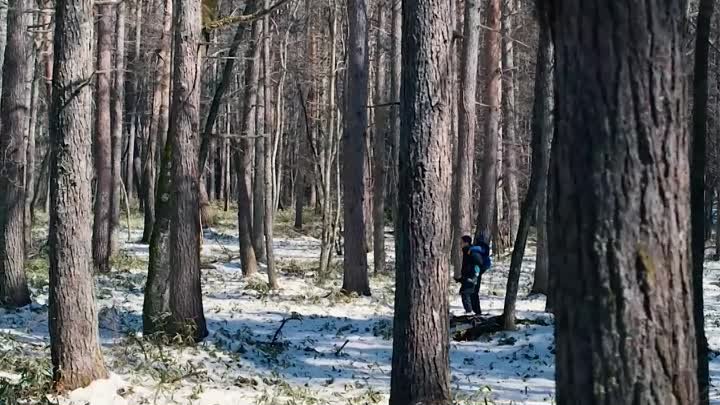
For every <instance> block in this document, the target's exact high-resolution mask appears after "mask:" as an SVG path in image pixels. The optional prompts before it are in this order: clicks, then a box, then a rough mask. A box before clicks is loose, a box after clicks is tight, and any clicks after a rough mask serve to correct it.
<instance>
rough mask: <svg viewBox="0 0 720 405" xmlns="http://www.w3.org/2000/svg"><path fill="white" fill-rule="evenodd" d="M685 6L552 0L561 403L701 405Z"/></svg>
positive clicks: (553, 256) (553, 210) (553, 240)
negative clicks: (692, 254)
mask: <svg viewBox="0 0 720 405" xmlns="http://www.w3.org/2000/svg"><path fill="white" fill-rule="evenodd" d="M684 3H685V2H683V1H679V0H673V1H654V0H653V1H649V2H647V3H644V4H642V5H639V4H637V3H633V2H625V1H612V2H608V1H607V0H586V1H583V2H582V3H580V2H577V1H574V0H570V1H568V0H555V1H553V2H551V3H550V4H551V6H552V7H553V9H552V12H551V15H552V16H553V18H554V20H553V27H552V30H553V34H554V37H555V40H556V41H557V42H556V52H557V53H556V60H557V77H558V78H562V80H558V81H557V82H556V86H557V87H556V88H557V91H558V93H557V100H558V103H557V106H558V108H557V114H558V115H557V122H558V123H562V125H558V126H557V134H556V137H557V139H556V141H557V142H556V147H557V148H556V150H555V152H554V154H553V156H552V162H551V171H552V174H551V175H550V176H551V179H552V181H551V183H550V194H551V195H552V196H553V198H552V205H551V206H550V220H549V223H550V228H549V230H548V231H549V236H550V267H551V268H552V271H553V272H554V273H556V275H557V276H556V277H555V282H554V285H555V294H556V295H555V298H554V300H555V338H556V340H555V347H556V350H557V353H556V382H557V394H556V395H557V403H558V404H559V405H570V404H573V405H575V404H584V405H585V404H587V405H591V404H630V403H634V404H663V405H680V404H696V403H698V388H697V375H696V366H697V361H696V350H695V330H694V322H693V308H692V291H693V285H692V270H691V269H690V260H689V259H690V256H689V254H690V251H689V248H690V247H689V246H688V238H687V237H686V235H688V234H689V232H690V229H688V227H689V225H690V221H689V220H690V217H689V215H690V214H689V209H690V204H689V198H688V196H689V193H690V189H689V184H688V183H689V176H688V173H689V165H688V153H687V151H688V146H689V145H688V133H687V131H686V126H685V125H686V115H685V109H686V105H687V103H686V102H687V100H686V95H685V91H684V89H685V88H686V87H685V72H684V69H683V68H681V66H683V61H684V60H685V58H684V50H683V45H682V40H681V39H682V34H681V32H680V28H681V26H682V20H683V8H682V6H683V4H684ZM597 33H606V35H597ZM618 33H627V34H628V35H630V36H629V37H627V38H624V39H623V40H618V38H619V37H618V35H620V34H618Z"/></svg>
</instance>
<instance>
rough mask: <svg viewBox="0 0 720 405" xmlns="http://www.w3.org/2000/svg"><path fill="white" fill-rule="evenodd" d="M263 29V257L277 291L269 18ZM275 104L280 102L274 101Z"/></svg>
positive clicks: (272, 284)
mask: <svg viewBox="0 0 720 405" xmlns="http://www.w3.org/2000/svg"><path fill="white" fill-rule="evenodd" d="M264 6H265V8H266V9H267V8H268V7H270V1H269V0H265V2H264ZM263 27H264V30H265V35H264V36H263V72H264V73H265V74H264V75H263V86H264V87H265V108H264V112H265V126H264V128H263V129H264V131H265V133H264V135H265V137H264V138H261V139H262V140H263V142H264V143H265V145H264V146H265V148H264V150H263V156H262V157H263V161H262V162H261V164H263V165H264V169H265V170H264V171H265V176H264V177H263V181H264V183H265V184H264V185H263V186H264V192H265V195H264V196H263V197H264V200H265V204H264V206H263V208H264V209H265V212H264V215H263V221H264V223H263V225H264V228H265V257H266V263H267V274H268V284H270V288H271V289H277V288H278V282H277V274H276V272H275V253H274V250H273V225H274V220H273V218H274V211H275V210H274V207H273V203H272V202H273V201H274V196H273V193H274V190H273V184H274V181H273V175H272V173H273V157H272V150H273V108H272V101H271V98H272V96H271V94H272V76H271V72H272V66H273V64H272V59H271V56H270V47H271V46H272V39H271V37H270V17H269V16H267V15H266V16H265V18H264V19H263ZM275 102H278V103H279V102H280V100H279V99H278V100H276V101H275Z"/></svg>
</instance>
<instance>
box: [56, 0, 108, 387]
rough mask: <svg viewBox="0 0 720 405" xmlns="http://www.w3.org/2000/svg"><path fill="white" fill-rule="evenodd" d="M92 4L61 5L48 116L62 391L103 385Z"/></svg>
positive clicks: (82, 0) (87, 0)
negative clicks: (96, 271)
mask: <svg viewBox="0 0 720 405" xmlns="http://www.w3.org/2000/svg"><path fill="white" fill-rule="evenodd" d="M93 18H94V13H93V2H92V1H91V0H58V1H57V2H56V5H55V47H54V58H55V64H54V67H53V72H54V73H53V78H52V104H51V109H50V139H51V141H52V147H51V151H52V157H51V164H50V166H51V170H50V173H51V175H50V180H51V184H50V194H51V198H50V199H51V205H50V207H51V209H50V232H49V239H48V244H49V246H50V296H49V299H48V302H49V309H48V318H49V331H50V354H51V358H52V365H53V380H54V383H55V388H56V389H58V390H59V391H64V390H73V389H75V388H79V387H85V386H87V385H89V384H90V383H91V382H93V381H94V380H97V379H100V378H105V377H106V376H107V371H106V370H105V365H104V362H103V358H102V352H101V351H100V344H99V342H98V322H97V308H96V307H95V299H94V286H93V261H92V223H91V221H92V187H91V184H90V183H91V180H92V163H91V162H92V135H91V134H92V105H93V91H92V87H90V86H86V85H85V84H84V83H85V81H86V80H88V79H89V78H90V77H92V72H93V71H94V68H93V55H92V49H93V45H92V41H93V26H94V24H93Z"/></svg>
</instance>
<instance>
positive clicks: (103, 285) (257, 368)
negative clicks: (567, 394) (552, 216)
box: [0, 230, 720, 405]
mask: <svg viewBox="0 0 720 405" xmlns="http://www.w3.org/2000/svg"><path fill="white" fill-rule="evenodd" d="M122 235H123V237H125V234H122ZM139 237H140V234H139V233H138V232H132V235H131V240H138V239H139ZM236 246H237V238H236V236H233V235H232V234H228V233H223V232H221V231H218V230H208V231H206V232H205V238H204V242H203V262H205V263H212V265H213V267H215V268H214V269H206V270H203V292H204V297H203V299H204V307H205V315H206V319H207V322H208V328H209V331H210V336H209V337H208V338H207V339H206V340H205V341H204V342H203V343H202V344H200V345H198V346H195V347H181V346H174V347H172V348H170V347H164V346H161V345H157V344H155V343H153V342H152V341H151V340H146V339H143V338H142V335H141V333H140V331H141V329H142V328H141V325H142V301H143V286H144V283H145V273H146V270H145V266H146V261H147V256H148V250H147V246H144V245H140V244H137V243H126V244H125V245H124V247H123V252H124V255H126V259H127V260H124V261H120V262H118V263H116V265H115V268H114V271H113V273H112V274H110V275H109V276H100V277H98V278H97V299H98V305H99V308H100V311H99V318H100V327H101V342H102V346H103V352H104V355H105V360H106V363H107V366H108V369H109V371H110V372H111V376H110V378H109V379H108V380H103V381H97V382H95V383H93V385H91V386H90V387H87V388H85V389H82V390H77V391H74V392H72V393H70V394H69V395H67V396H65V397H63V398H59V399H57V400H58V403H59V404H62V405H80V404H91V405H135V404H138V405H140V404H153V405H155V404H157V405H164V404H188V405H190V404H192V405H221V404H258V405H275V404H277V405H285V404H287V405H304V404H306V405H320V404H343V405H356V404H357V405H360V404H363V405H364V404H380V403H387V399H388V394H389V383H390V363H391V354H392V340H391V336H392V314H393V312H392V311H393V293H394V288H393V278H392V277H391V276H389V275H380V276H373V277H372V278H371V286H372V289H373V296H372V297H370V298H364V297H363V298H357V297H345V296H343V295H340V294H338V293H337V291H338V290H339V287H340V274H339V273H338V274H336V275H335V276H334V278H333V279H332V280H329V281H327V282H321V281H319V280H317V278H316V277H315V274H314V273H313V266H312V265H313V263H314V261H316V260H317V257H318V255H319V243H318V241H317V240H315V239H313V238H310V237H292V238H277V239H276V240H275V241H274V246H275V255H276V258H277V259H278V264H279V270H280V286H281V289H280V291H278V292H269V291H267V288H266V287H265V283H264V281H265V275H264V271H261V274H259V275H257V276H256V277H253V278H250V279H245V278H243V277H242V274H241V272H240V265H239V262H238V260H237V259H236V258H235V257H236V256H237V248H236ZM388 248H389V250H390V252H389V257H390V260H392V259H393V252H392V248H393V246H392V241H391V239H390V237H389V238H388ZM527 253H528V254H527V258H526V261H525V263H524V264H523V276H522V280H521V285H522V287H523V289H521V297H522V298H521V299H520V300H519V302H518V317H519V318H524V319H532V320H538V321H539V322H535V323H531V324H524V325H520V327H519V330H518V331H516V332H513V333H499V334H495V335H492V336H488V337H486V338H483V339H482V340H480V341H476V342H466V343H457V342H452V343H451V348H450V359H451V372H452V386H453V395H454V396H455V399H456V402H457V403H468V404H470V403H482V404H485V403H486V402H485V401H486V400H487V401H488V402H487V403H488V404H490V403H495V404H503V405H505V404H516V405H519V404H525V405H536V404H552V403H554V401H553V395H554V364H553V362H554V358H553V353H554V347H553V338H552V326H551V324H552V319H551V317H549V316H548V315H546V314H545V313H544V312H543V309H544V306H545V299H544V298H543V297H531V298H528V297H526V295H527V290H528V287H529V284H530V283H531V274H532V268H533V266H534V251H533V246H532V245H531V246H530V248H529V249H528V252H527ZM261 270H264V269H261ZM506 277H507V261H506V260H499V261H497V262H496V264H495V268H494V269H493V270H492V271H491V273H490V274H489V275H487V276H486V277H485V279H484V280H483V289H482V292H481V293H482V305H483V310H484V311H485V312H487V313H489V314H492V315H498V314H500V313H501V312H502V306H503V294H504V288H505V281H506ZM706 279H707V285H706V310H707V330H708V338H709V341H710V345H711V348H715V349H717V348H720V263H709V264H708V266H707V272H706ZM455 290H456V287H455V286H452V291H449V294H450V298H451V306H452V311H453V312H454V313H461V312H462V307H461V304H460V300H459V298H458V297H457V294H456V291H455ZM34 292H35V296H36V297H35V302H34V303H33V304H32V305H30V306H28V307H26V308H22V309H20V310H2V309H0V381H1V380H3V379H6V380H8V381H11V382H13V383H17V382H18V381H22V380H23V379H28V380H30V379H32V381H46V380H47V373H48V365H49V349H48V344H49V339H48V332H47V287H46V286H44V287H43V286H40V288H38V289H36V290H35V291H34ZM283 322H285V323H284V326H283V327H282V329H280V326H281V325H282V324H283ZM544 325H549V326H544ZM278 330H280V331H279V332H278ZM32 358H34V359H37V362H39V364H40V366H39V368H40V369H41V370H40V371H39V372H37V371H36V372H34V373H33V372H30V371H28V370H27V366H23V367H24V368H22V367H21V366H20V365H22V364H26V363H27V359H32ZM23 359H24V360H23ZM23 361H25V362H23ZM8 365H9V367H8ZM13 366H14V367H15V368H16V369H13ZM710 367H711V373H712V375H714V376H717V375H720V359H714V360H713V361H712V362H711V365H710ZM18 368H22V370H19V369H18ZM21 374H22V375H21ZM36 374H40V375H41V376H40V377H37V375H36ZM43 376H44V377H43ZM42 378H44V380H43V379H42ZM1 392H2V391H1V390H0V393H1ZM711 395H712V399H713V401H714V403H715V404H720V389H718V388H715V387H714V388H713V389H712V393H711ZM0 402H1V401H0Z"/></svg>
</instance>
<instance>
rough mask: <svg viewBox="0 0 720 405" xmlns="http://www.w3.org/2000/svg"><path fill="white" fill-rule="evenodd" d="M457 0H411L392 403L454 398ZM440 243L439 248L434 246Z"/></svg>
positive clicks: (406, 10)
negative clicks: (451, 289) (451, 284)
mask: <svg viewBox="0 0 720 405" xmlns="http://www.w3.org/2000/svg"><path fill="white" fill-rule="evenodd" d="M450 17H451V16H450V4H449V2H448V1H446V0H418V1H414V2H403V20H402V21H403V27H405V28H406V29H405V30H404V31H403V38H402V44H403V54H402V66H403V67H404V68H403V72H402V83H403V90H402V96H401V98H400V111H401V117H402V118H401V122H402V129H401V131H402V134H401V143H400V148H401V151H402V152H401V154H402V156H408V157H409V158H408V159H402V160H401V161H400V189H399V195H401V196H403V199H405V200H406V202H407V203H405V204H401V205H400V210H399V216H398V227H397V232H396V237H397V239H396V249H395V251H396V252H397V264H396V283H395V285H396V286H397V291H396V293H395V294H396V295H395V320H394V324H393V325H394V326H393V356H392V373H391V383H390V405H412V404H421V403H423V404H437V405H440V404H450V403H451V402H452V399H451V396H450V370H449V359H448V349H449V341H448V340H449V336H448V334H449V328H448V325H449V320H448V312H449V303H448V294H447V288H448V278H449V274H450V273H449V261H448V260H447V259H448V254H449V248H450V245H449V244H448V242H449V238H450V218H449V216H450V201H449V200H448V199H447V196H448V195H449V194H450V192H451V190H450V189H451V180H450V174H451V173H450V170H449V168H450V167H451V166H450V165H451V163H450V154H451V145H450V139H449V138H450V134H449V128H450V118H451V117H450V110H451V109H450V108H449V107H448V108H438V107H437V106H439V105H444V106H448V105H449V104H450V102H451V97H450V91H451V86H450V83H451V79H450V76H451V74H452V72H450V69H451V58H450V51H451V49H452V46H451V44H450V38H451V35H452V27H451V26H450V25H449V24H448V23H447V22H448V21H450V19H451V18H450ZM428 246H432V247H433V248H432V249H428V248H427V247H428Z"/></svg>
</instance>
